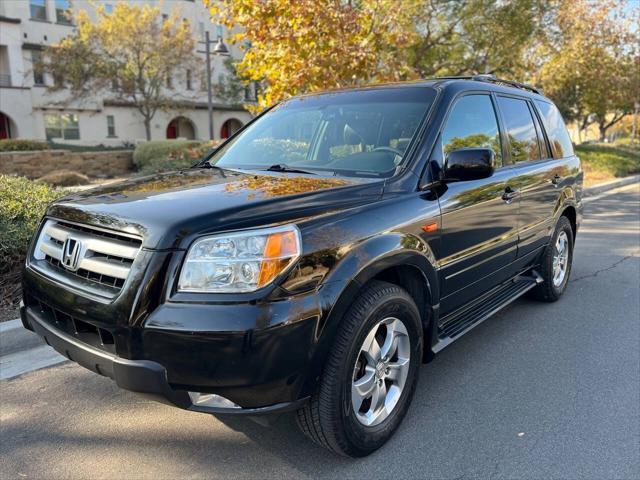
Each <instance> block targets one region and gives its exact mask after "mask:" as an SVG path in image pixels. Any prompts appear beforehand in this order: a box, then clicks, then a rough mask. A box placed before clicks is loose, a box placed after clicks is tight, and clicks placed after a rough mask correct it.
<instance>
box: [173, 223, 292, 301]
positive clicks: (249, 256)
mask: <svg viewBox="0 0 640 480" xmlns="http://www.w3.org/2000/svg"><path fill="white" fill-rule="evenodd" d="M300 243H301V242H300V231H299V230H298V228H297V227H296V226H295V225H287V226H285V227H277V228H266V229H261V230H249V231H246V232H239V233H229V234H223V235H213V236H210V237H204V238H201V239H200V240H198V241H196V242H195V243H194V244H193V245H191V248H190V249H189V252H188V253H187V258H186V260H185V261H184V265H183V266H182V272H181V273H180V281H179V282H178V290H180V291H183V292H209V293H238V292H253V291H255V290H258V289H259V288H262V287H264V286H265V285H269V284H270V283H271V282H273V280H274V279H275V278H276V277H277V276H278V275H279V274H280V273H282V272H284V271H285V270H286V269H287V268H288V267H289V266H290V265H291V264H293V262H295V261H296V260H297V259H298V257H299V256H300Z"/></svg>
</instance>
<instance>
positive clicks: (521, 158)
mask: <svg viewBox="0 0 640 480" xmlns="http://www.w3.org/2000/svg"><path fill="white" fill-rule="evenodd" d="M498 107H499V108H500V112H502V118H503V119H504V124H505V130H506V131H507V137H508V138H509V145H510V147H511V160H512V161H513V162H514V163H517V162H527V161H530V160H540V143H539V142H538V135H537V133H536V126H535V124H534V123H533V117H532V116H531V110H530V109H529V105H528V103H527V102H526V101H525V100H519V99H517V98H508V97H498Z"/></svg>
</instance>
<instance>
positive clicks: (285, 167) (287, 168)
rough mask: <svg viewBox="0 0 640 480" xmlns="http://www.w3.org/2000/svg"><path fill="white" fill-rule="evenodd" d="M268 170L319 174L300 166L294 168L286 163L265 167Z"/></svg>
mask: <svg viewBox="0 0 640 480" xmlns="http://www.w3.org/2000/svg"><path fill="white" fill-rule="evenodd" d="M265 170H266V171H267V172H286V173H306V174H308V175H317V173H314V172H309V171H307V170H300V169H299V168H293V167H290V166H288V165H285V164H284V163H276V164H274V165H271V166H270V167H269V168H266V169H265Z"/></svg>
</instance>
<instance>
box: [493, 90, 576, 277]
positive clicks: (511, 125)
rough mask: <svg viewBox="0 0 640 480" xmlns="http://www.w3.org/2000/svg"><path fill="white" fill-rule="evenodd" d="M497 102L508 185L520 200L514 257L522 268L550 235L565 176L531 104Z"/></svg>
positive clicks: (501, 97)
mask: <svg viewBox="0 0 640 480" xmlns="http://www.w3.org/2000/svg"><path fill="white" fill-rule="evenodd" d="M497 101H498V109H499V111H500V115H501V117H502V121H503V125H504V129H505V132H506V136H507V140H508V151H507V152H505V153H506V155H505V156H506V157H507V159H508V161H509V162H510V163H511V164H512V165H511V166H510V167H509V168H510V169H511V170H513V176H512V180H511V181H512V184H513V186H514V188H515V189H516V190H517V191H518V192H519V197H520V215H519V219H518V223H519V243H518V257H519V258H520V259H523V261H524V262H525V264H526V263H527V262H526V259H525V257H527V256H529V257H531V260H532V261H533V260H535V256H536V255H535V254H536V253H537V252H539V250H540V249H541V248H542V247H544V246H545V245H546V244H547V242H548V241H549V238H550V236H551V234H552V233H553V228H554V215H553V214H554V210H555V208H556V205H557V203H558V199H559V196H560V188H559V187H560V185H561V183H562V178H563V177H565V176H566V172H564V170H563V167H562V165H560V164H558V163H557V162H554V161H553V156H552V154H551V151H550V149H549V146H548V144H547V141H546V137H545V135H544V134H543V129H542V127H541V123H540V120H539V117H538V114H537V112H536V110H535V108H534V106H533V104H532V102H531V101H530V100H529V99H527V98H522V97H517V96H506V95H499V96H498V97H497ZM519 264H521V265H522V263H521V262H519Z"/></svg>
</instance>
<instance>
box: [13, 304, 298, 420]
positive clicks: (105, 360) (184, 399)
mask: <svg viewBox="0 0 640 480" xmlns="http://www.w3.org/2000/svg"><path fill="white" fill-rule="evenodd" d="M20 315H21V317H22V322H23V324H24V326H25V327H26V328H29V329H32V330H34V331H35V332H36V333H37V334H38V335H40V336H41V337H43V338H44V339H45V341H46V342H47V344H49V345H50V346H52V347H53V348H54V349H55V350H56V351H58V352H59V353H61V354H62V355H64V356H66V357H67V358H69V359H70V360H72V361H74V362H76V363H78V364H80V365H82V366H83V367H85V368H87V369H89V370H91V371H93V372H95V373H98V374H100V375H103V376H106V377H109V378H111V379H113V380H114V381H115V382H116V384H117V385H118V386H119V387H120V388H123V389H125V390H130V391H133V392H138V393H141V394H144V395H147V396H151V397H152V398H153V399H155V400H158V401H160V402H162V403H168V404H171V405H174V406H177V407H179V408H183V409H186V410H191V411H196V412H203V413H211V414H234V415H250V416H251V415H262V414H268V413H276V412H285V411H291V410H295V409H297V408H299V407H300V406H301V405H302V404H304V403H305V402H306V401H307V400H308V398H301V399H298V400H295V401H291V402H283V403H277V404H272V405H268V406H263V407H256V408H221V407H211V406H204V405H196V404H194V403H193V402H192V400H191V396H190V395H189V392H188V391H187V390H179V389H175V388H173V387H172V386H171V384H170V383H169V381H168V376H167V370H166V368H165V367H164V366H163V365H161V364H160V363H158V362H155V361H151V360H129V359H125V358H121V357H119V356H117V355H115V354H111V353H109V352H106V351H103V350H100V349H98V348H96V347H93V346H92V345H89V344H86V343H84V342H81V341H79V340H78V339H76V338H74V337H73V336H71V335H69V334H67V333H65V332H63V331H61V330H59V329H57V328H56V327H54V326H52V325H51V324H50V323H49V322H48V321H47V320H46V318H45V317H44V315H42V314H41V313H40V312H38V311H37V310H36V309H34V308H29V307H25V306H23V307H22V308H21V310H20Z"/></svg>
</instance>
